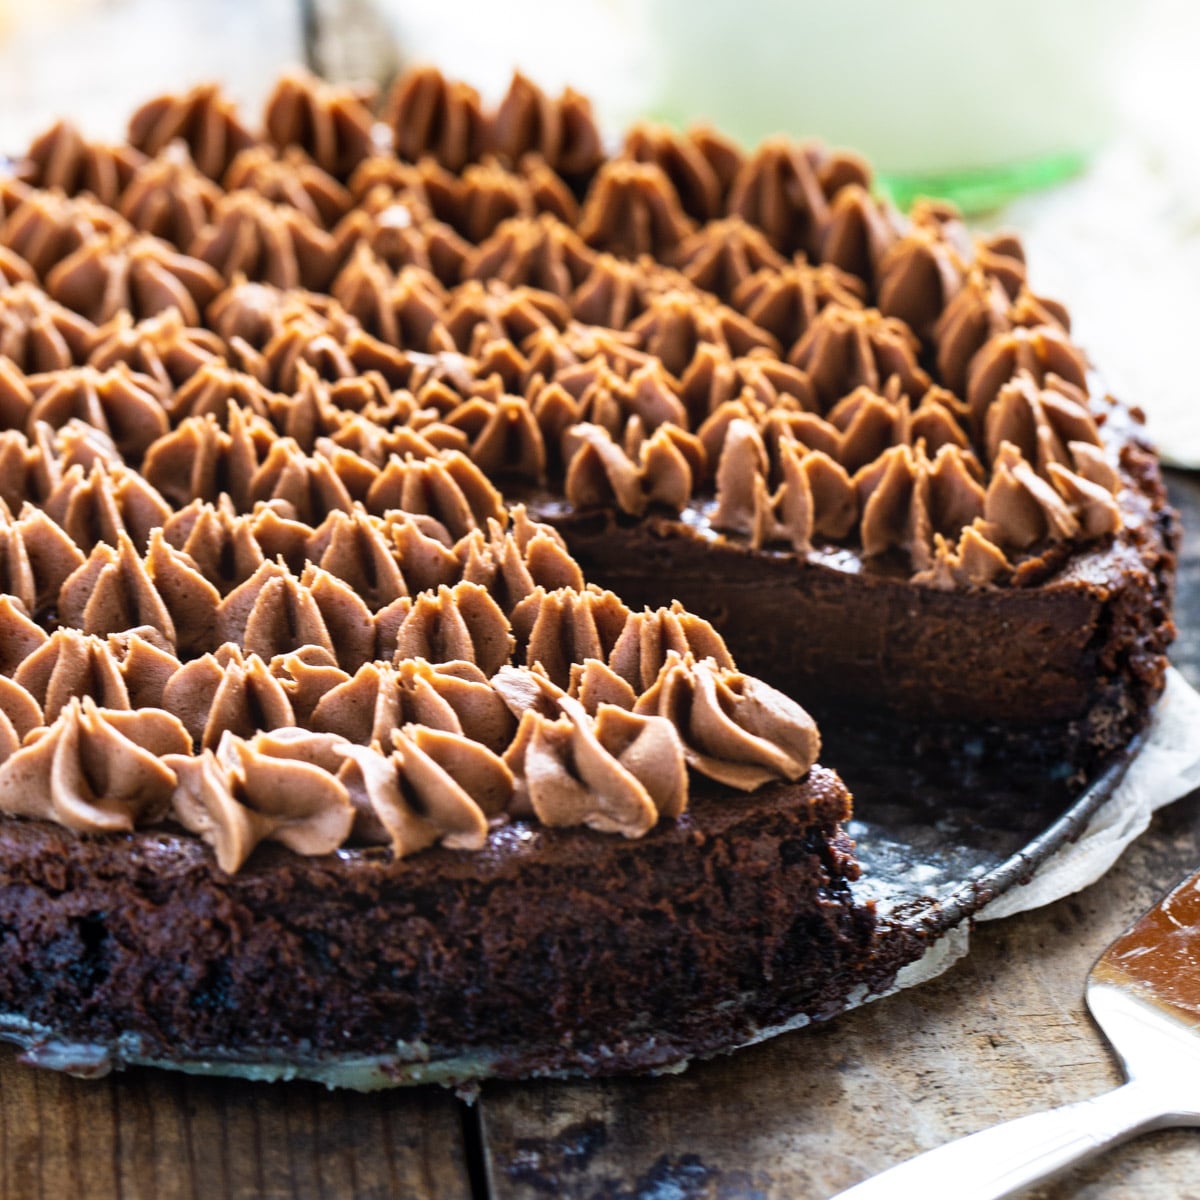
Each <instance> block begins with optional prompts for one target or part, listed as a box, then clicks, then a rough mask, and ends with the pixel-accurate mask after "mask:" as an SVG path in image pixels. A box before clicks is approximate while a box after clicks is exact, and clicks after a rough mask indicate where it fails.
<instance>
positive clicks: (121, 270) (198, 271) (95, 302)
mask: <svg viewBox="0 0 1200 1200" xmlns="http://www.w3.org/2000/svg"><path fill="white" fill-rule="evenodd" d="M45 280H46V291H47V292H49V293H50V295H51V296H53V297H54V298H55V299H56V300H58V301H59V302H60V303H62V304H65V305H66V306H67V307H68V308H72V309H74V310H75V311H76V312H79V313H82V314H83V315H84V316H86V317H87V318H88V319H89V320H91V321H95V322H97V323H99V322H104V321H108V320H110V319H111V318H112V317H114V316H115V315H116V314H117V313H118V312H120V311H121V310H123V309H126V310H128V311H129V312H131V313H133V314H134V315H135V316H137V317H139V318H140V317H152V316H154V315H155V314H156V313H160V312H163V311H164V310H165V309H168V308H177V309H178V310H179V312H180V313H181V314H182V316H183V319H184V321H185V322H187V324H189V325H196V324H199V321H200V314H201V313H202V312H203V311H204V306H205V305H206V304H207V303H208V302H209V301H210V300H211V299H212V298H213V297H214V296H215V295H216V294H217V292H218V291H220V289H221V277H220V275H219V274H218V273H217V272H216V271H214V270H213V268H212V267H210V266H209V265H208V264H207V263H204V262H201V261H199V260H198V259H195V258H191V257H189V256H188V255H186V254H180V253H179V252H178V251H177V250H175V249H174V248H173V247H172V246H171V245H170V244H169V243H168V242H164V241H161V240H160V239H159V238H155V237H150V236H149V235H147V234H134V235H126V234H121V233H115V232H114V233H110V234H105V235H102V236H97V237H94V238H91V239H90V240H89V241H87V242H85V243H84V244H83V245H81V246H80V247H79V249H78V250H76V251H75V252H74V253H73V254H70V255H68V256H67V257H66V258H64V259H63V260H62V261H61V262H60V263H59V264H58V265H57V266H56V267H55V268H54V269H53V270H52V271H51V272H50V273H49V274H48V275H46V276H45Z"/></svg>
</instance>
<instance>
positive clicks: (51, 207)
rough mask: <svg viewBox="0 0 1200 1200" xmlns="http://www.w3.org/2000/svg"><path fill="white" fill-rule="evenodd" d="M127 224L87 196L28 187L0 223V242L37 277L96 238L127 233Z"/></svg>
mask: <svg viewBox="0 0 1200 1200" xmlns="http://www.w3.org/2000/svg"><path fill="white" fill-rule="evenodd" d="M128 233H129V226H128V224H127V223H126V222H125V221H124V220H123V219H122V218H121V217H120V216H118V214H117V213H115V212H113V211H112V209H110V208H106V207H105V206H104V205H102V204H100V203H99V202H98V201H96V200H94V199H92V197H90V196H76V197H72V198H68V197H66V196H64V195H63V194H62V192H59V191H56V190H53V189H51V190H50V191H35V190H29V191H28V192H26V193H24V194H23V195H22V198H21V200H20V202H19V203H18V204H16V205H15V207H13V208H11V209H10V210H8V211H7V213H6V215H5V218H4V222H3V224H0V245H3V246H5V247H6V248H7V249H9V250H11V251H13V252H14V253H16V254H17V255H19V256H20V257H21V258H22V259H23V260H24V261H25V262H27V263H28V264H29V266H30V267H31V268H32V270H33V271H34V273H35V274H36V275H37V276H38V278H39V279H45V278H46V276H47V274H48V273H49V272H50V270H51V269H52V268H53V267H54V266H55V264H57V263H60V262H62V261H63V259H65V258H68V257H69V256H70V255H71V254H73V253H75V252H76V251H78V250H79V249H80V248H81V247H83V246H86V245H87V244H88V243H89V242H92V241H94V240H96V239H99V238H104V237H108V236H117V237H120V236H127V235H128Z"/></svg>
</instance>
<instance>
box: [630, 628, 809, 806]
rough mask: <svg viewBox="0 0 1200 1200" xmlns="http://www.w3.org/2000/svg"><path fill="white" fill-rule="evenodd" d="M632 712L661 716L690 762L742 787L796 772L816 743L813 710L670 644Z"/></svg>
mask: <svg viewBox="0 0 1200 1200" xmlns="http://www.w3.org/2000/svg"><path fill="white" fill-rule="evenodd" d="M634 712H635V713H637V714H639V715H645V716H649V715H655V716H659V717H665V718H666V722H667V724H668V728H671V729H672V730H673V731H675V730H677V731H678V735H679V737H680V738H681V739H682V741H683V755H684V759H685V761H686V762H687V765H688V766H689V767H691V769H692V770H694V771H696V772H698V773H699V774H701V775H705V776H707V777H708V778H709V779H715V780H717V781H718V782H719V783H724V784H726V785H727V786H729V787H735V788H740V789H742V790H744V791H753V790H754V789H755V788H757V787H760V786H761V785H762V784H764V783H766V782H767V781H768V780H771V779H799V778H800V777H801V776H802V775H804V774H806V773H807V771H808V769H809V767H811V766H812V764H813V763H814V762H816V760H817V754H818V753H819V751H820V746H821V739H820V736H819V735H818V733H817V727H816V725H815V724H814V723H813V720H812V718H811V717H810V716H809V715H808V714H807V713H806V712H805V711H804V710H803V709H802V708H801V707H800V706H799V705H798V704H797V703H796V702H795V701H794V700H789V699H788V697H786V696H785V695H783V693H782V692H777V691H776V690H775V689H774V688H771V687H768V686H767V685H766V684H765V683H763V682H762V681H761V680H758V679H754V678H752V677H751V676H748V675H742V674H740V673H739V672H737V671H736V670H732V669H730V668H727V667H721V666H718V665H717V663H716V662H714V661H713V660H712V659H710V658H706V659H701V660H699V661H697V660H696V659H695V658H694V657H693V656H692V655H691V654H683V655H681V654H679V653H678V652H677V651H674V650H671V651H668V653H667V661H666V663H665V664H664V665H663V668H662V670H661V672H660V673H659V676H658V679H657V680H655V682H654V685H653V686H652V687H651V688H650V689H649V690H648V691H647V692H645V693H644V694H643V695H642V696H641V697H640V698H639V699H638V702H637V704H636V705H635V707H634Z"/></svg>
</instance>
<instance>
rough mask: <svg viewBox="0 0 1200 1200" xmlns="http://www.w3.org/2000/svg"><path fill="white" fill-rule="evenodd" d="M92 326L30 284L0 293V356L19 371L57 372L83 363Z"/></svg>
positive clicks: (83, 318) (91, 336)
mask: <svg viewBox="0 0 1200 1200" xmlns="http://www.w3.org/2000/svg"><path fill="white" fill-rule="evenodd" d="M95 331H96V329H95V326H94V325H93V324H92V323H91V321H89V320H88V319H87V318H86V317H82V316H80V315H79V314H78V313H73V312H72V311H71V310H70V309H68V308H64V307H63V306H62V305H61V304H57V303H56V302H55V301H53V300H51V299H50V297H49V296H47V295H46V293H45V292H43V291H42V290H41V289H40V288H38V287H36V286H34V284H32V283H18V284H16V285H15V286H13V287H10V288H8V289H7V290H5V291H0V354H2V355H3V356H4V359H5V360H7V361H8V362H11V363H12V364H14V365H15V366H17V367H19V368H20V369H21V370H22V371H26V372H28V373H30V374H35V373H37V372H42V371H58V370H63V369H64V368H66V367H70V366H75V365H77V364H80V363H83V362H85V361H86V360H87V356H88V353H89V351H90V348H91V344H92V339H93V337H94V336H95Z"/></svg>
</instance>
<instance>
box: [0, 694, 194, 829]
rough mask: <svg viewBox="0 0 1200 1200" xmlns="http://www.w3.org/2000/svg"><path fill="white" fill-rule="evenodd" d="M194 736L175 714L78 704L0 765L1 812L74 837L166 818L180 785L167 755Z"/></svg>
mask: <svg viewBox="0 0 1200 1200" xmlns="http://www.w3.org/2000/svg"><path fill="white" fill-rule="evenodd" d="M188 741H189V739H188V736H187V733H186V731H185V730H184V728H183V726H182V725H180V724H179V722H178V721H177V720H175V718H174V717H172V716H171V715H170V714H169V713H166V712H162V711H161V710H159V709H154V708H144V709H141V710H139V711H138V712H128V711H121V710H115V709H107V708H100V707H97V705H96V703H95V701H93V700H92V699H90V698H84V699H83V700H82V701H81V700H79V699H72V700H71V701H70V702H69V703H68V704H67V705H66V706H65V707H64V708H63V710H62V711H61V713H60V714H59V715H58V716H57V717H56V718H55V719H54V721H53V722H52V723H51V724H49V725H47V726H45V727H44V728H42V729H39V730H35V731H33V732H32V733H31V734H30V735H29V736H28V737H27V738H26V740H25V741H24V743H23V744H22V746H21V748H20V749H18V750H16V751H15V752H14V753H13V754H12V755H10V756H9V757H8V758H7V759H6V760H5V761H4V762H3V763H0V811H3V812H6V813H9V814H11V815H13V816H19V817H38V818H41V819H43V820H50V821H55V822H57V823H58V824H60V825H65V826H66V827H67V828H68V829H71V830H73V831H75V832H76V833H127V832H131V831H132V830H133V829H134V828H135V827H136V826H138V825H142V824H146V823H150V822H154V821H156V820H159V819H161V818H162V817H163V816H164V815H165V814H166V811H167V806H168V804H169V803H170V800H171V794H172V792H173V791H174V788H175V780H176V776H175V772H174V771H173V770H172V769H171V768H170V767H169V766H168V765H167V764H166V762H164V761H163V759H164V756H166V757H170V756H172V755H175V754H180V753H183V752H186V750H187V749H188Z"/></svg>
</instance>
